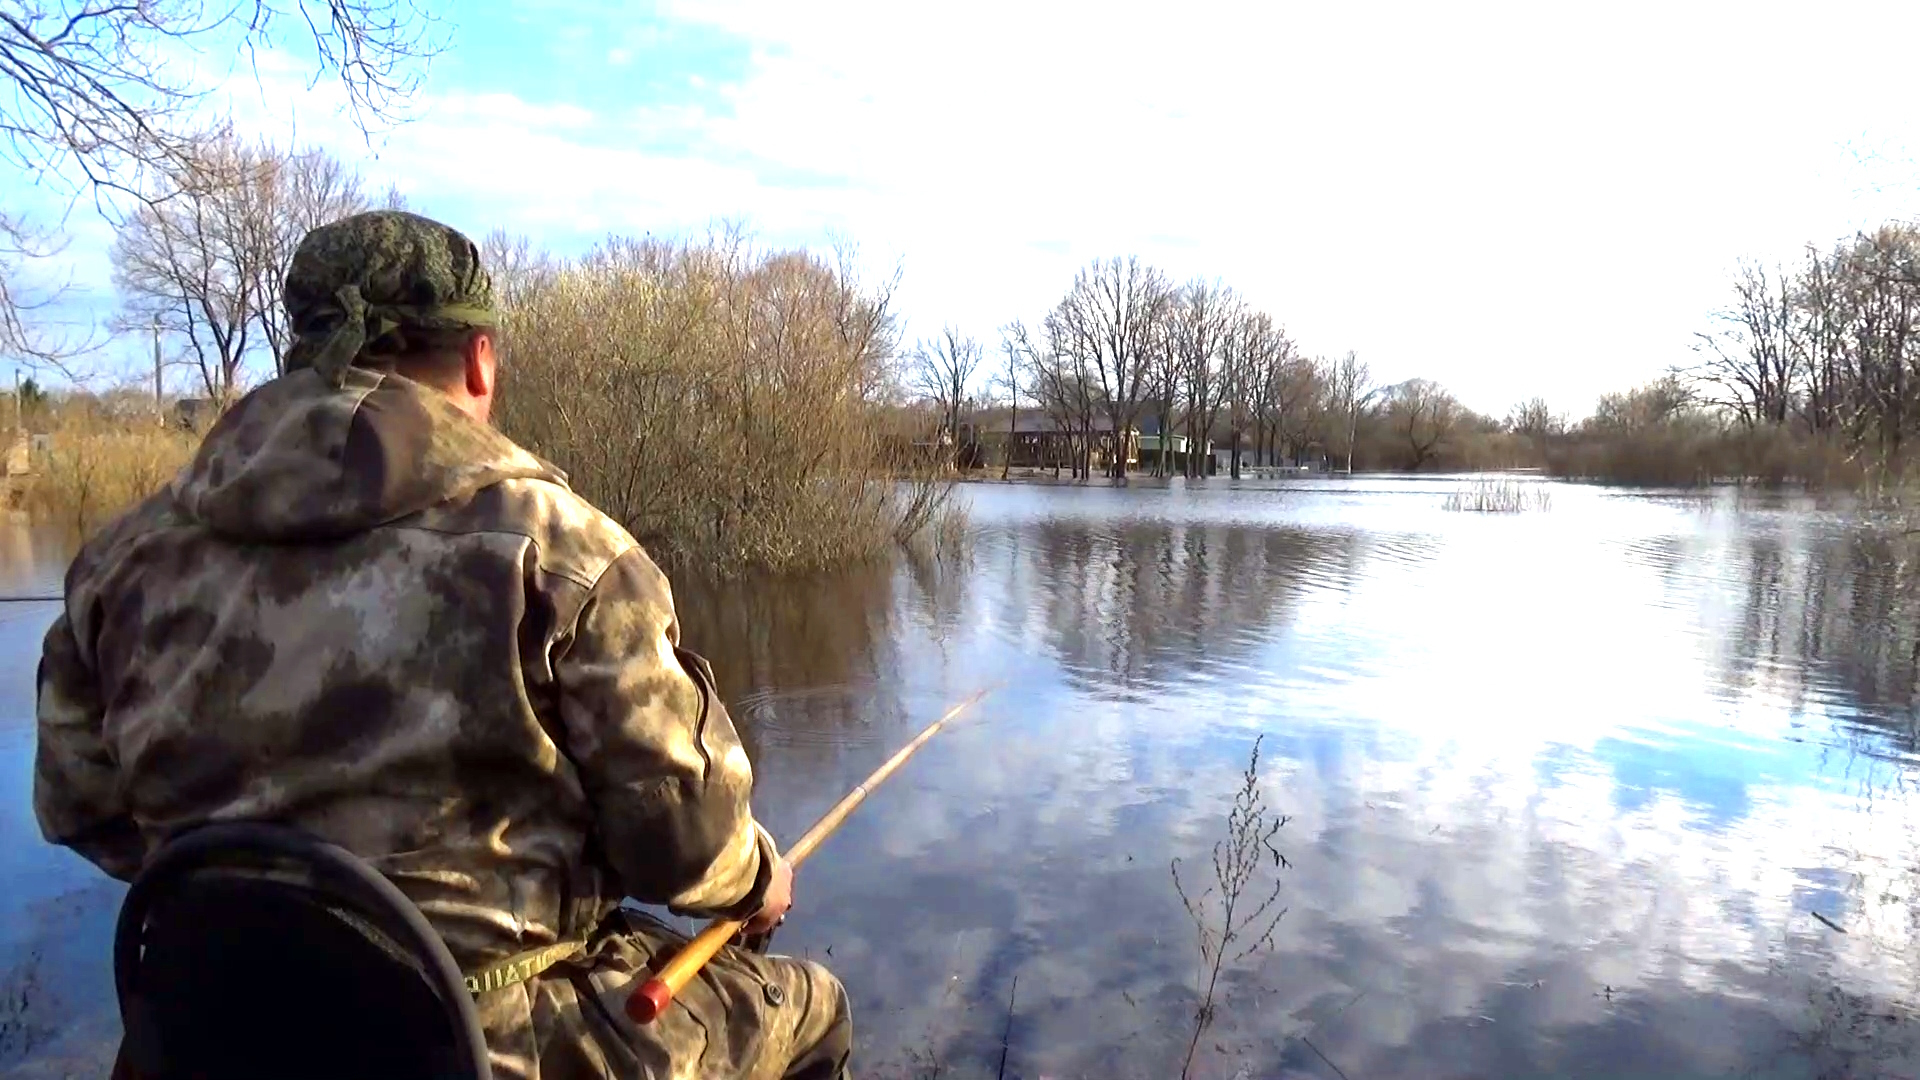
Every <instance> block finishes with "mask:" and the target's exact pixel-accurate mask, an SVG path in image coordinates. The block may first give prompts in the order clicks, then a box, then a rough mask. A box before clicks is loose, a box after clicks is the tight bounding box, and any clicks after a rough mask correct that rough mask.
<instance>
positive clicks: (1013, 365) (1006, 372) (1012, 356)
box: [1000, 331, 1021, 480]
mask: <svg viewBox="0 0 1920 1080" xmlns="http://www.w3.org/2000/svg"><path fill="white" fill-rule="evenodd" d="M1000 351H1001V354H1002V355H1003V356H1005V357H1006V367H1004V368H1002V369H1001V371H1000V381H1001V383H1002V385H1004V386H1005V387H1006V388H1007V445H1006V453H1005V456H1004V459H1003V460H1002V461H1001V463H1000V479H1002V480H1005V479H1007V478H1008V477H1010V476H1012V475H1013V445H1014V440H1015V439H1016V438H1017V437H1018V436H1019V434H1020V368H1021V363H1020V350H1019V349H1017V348H1015V347H1014V344H1013V342H1012V341H1011V340H1009V339H1008V338H1007V337H1006V335H1005V332H1004V331H1002V336H1001V341H1000Z"/></svg>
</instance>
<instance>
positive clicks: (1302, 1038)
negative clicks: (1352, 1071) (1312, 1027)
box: [1300, 1035, 1350, 1080]
mask: <svg viewBox="0 0 1920 1080" xmlns="http://www.w3.org/2000/svg"><path fill="white" fill-rule="evenodd" d="M1300 1041H1301V1042H1303V1043H1306V1044H1307V1049H1309V1050H1311V1051H1313V1053H1314V1056H1315V1057H1318V1058H1319V1059H1320V1060H1321V1061H1324V1062H1326V1063H1327V1068H1329V1069H1332V1070H1333V1071H1334V1072H1336V1073H1339V1074H1340V1080H1350V1078H1349V1077H1348V1076H1347V1074H1346V1072H1345V1071H1344V1070H1343V1069H1341V1068H1340V1066H1338V1065H1335V1064H1334V1063H1333V1059H1332V1058H1330V1057H1328V1056H1327V1055H1325V1054H1322V1053H1321V1052H1320V1048H1319V1047H1317V1046H1315V1045H1313V1042H1312V1041H1311V1040H1310V1039H1308V1038H1307V1037H1306V1036H1305V1035H1302V1036H1300Z"/></svg>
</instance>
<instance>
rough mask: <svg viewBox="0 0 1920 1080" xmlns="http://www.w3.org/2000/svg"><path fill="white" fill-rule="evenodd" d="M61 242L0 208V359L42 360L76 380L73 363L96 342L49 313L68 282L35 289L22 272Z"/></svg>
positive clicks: (62, 297) (97, 340)
mask: <svg viewBox="0 0 1920 1080" xmlns="http://www.w3.org/2000/svg"><path fill="white" fill-rule="evenodd" d="M65 246H66V245H65V243H64V241H63V240H61V239H60V238H59V237H56V236H54V235H52V234H51V233H49V232H47V231H45V230H41V229H35V228H33V227H31V226H29V225H28V224H27V223H26V222H25V221H24V220H23V219H21V218H18V217H15V216H13V215H10V214H7V213H4V212H0V357H6V358H9V359H14V360H25V361H29V362H32V363H35V364H44V365H46V366H48V367H50V368H53V369H54V370H56V371H58V372H60V373H61V374H62V375H64V376H66V377H67V378H68V379H71V380H76V381H77V373H76V371H75V370H74V368H73V364H74V362H75V361H77V360H79V359H80V358H81V357H83V356H85V355H87V354H88V353H91V352H93V351H94V350H96V349H97V348H99V347H100V345H101V344H102V338H101V336H100V335H99V333H98V332H97V331H95V330H92V329H89V330H88V331H87V332H86V333H76V332H75V331H74V330H73V329H72V328H70V327H57V324H55V323H54V322H53V321H52V319H51V318H50V317H49V316H50V313H51V312H52V311H53V310H54V309H55V308H57V307H58V305H59V304H60V303H61V301H62V300H65V299H66V298H67V297H68V296H70V295H72V292H73V288H72V282H71V281H64V282H61V283H59V284H56V285H52V286H51V287H36V286H35V285H33V284H32V283H30V282H28V281H27V279H26V278H25V276H24V274H23V270H24V268H25V266H26V265H27V264H29V263H33V262H36V261H42V260H45V259H48V258H50V257H52V256H54V255H57V254H59V252H60V251H61V250H63V249H64V248H65Z"/></svg>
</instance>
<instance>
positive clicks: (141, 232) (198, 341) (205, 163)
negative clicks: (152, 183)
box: [113, 132, 366, 401]
mask: <svg viewBox="0 0 1920 1080" xmlns="http://www.w3.org/2000/svg"><path fill="white" fill-rule="evenodd" d="M154 195H155V196H156V197H154V198H151V199H149V200H147V201H144V202H142V203H141V204H139V205H138V206H137V207H136V209H135V210H134V212H133V214H132V215H131V216H130V217H129V218H128V219H127V220H126V221H125V222H124V223H123V224H122V225H121V227H120V229H119V232H118V236H117V237H116V239H115V242H114V247H113V261H114V280H115V284H116V285H117V286H118V287H119V289H120V292H121V294H122V301H123V311H122V317H121V320H120V324H121V326H122V327H123V328H126V329H142V330H144V329H148V328H152V329H153V330H155V331H156V332H158V333H162V334H165V335H166V336H167V337H169V338H170V339H171V340H172V341H173V342H174V343H175V345H176V347H177V348H178V350H179V352H180V353H181V354H183V357H184V361H185V362H186V363H187V364H189V365H190V366H191V367H193V368H194V369H195V370H196V372H197V374H198V375H199V382H200V384H201V386H202V388H203V389H204V390H205V392H206V394H207V396H208V397H211V398H213V399H215V400H218V401H229V400H231V399H232V398H233V397H234V395H235V394H236V392H237V391H238V390H239V389H240V385H241V382H242V374H243V369H244V368H245V366H246V364H247V363H248V361H249V360H250V359H251V358H252V356H254V355H255V354H256V353H257V352H258V351H260V350H264V351H265V353H266V355H267V356H268V358H269V359H270V361H271V370H272V372H273V373H274V374H279V373H281V372H282V371H283V370H284V363H285V361H284V358H285V354H286V350H287V349H288V347H289V346H290V345H291V344H292V331H291V328H290V327H288V326H287V325H286V317H285V312H284V311H283V310H282V308H281V305H280V284H281V281H282V279H283V278H284V277H285V275H286V271H287V266H288V264H289V263H290V262H291V261H292V259H293V253H294V250H295V248H296V247H298V245H299V243H300V241H301V239H302V238H304V237H305V236H306V234H307V232H308V231H309V230H311V229H312V228H314V227H315V226H317V225H320V224H323V223H325V222H327V221H331V220H334V219H335V218H338V217H340V216H342V215H344V214H347V213H351V212H354V211H356V210H359V209H362V208H364V207H365V205H366V200H365V197H364V196H363V195H362V193H361V188H360V179H359V177H358V176H357V175H356V174H355V173H353V172H352V171H351V170H349V169H348V168H346V167H345V166H343V165H342V164H341V163H340V162H339V161H337V160H335V159H334V158H333V157H331V156H330V155H328V154H326V153H325V152H323V151H319V150H305V151H300V152H294V153H288V152H283V151H281V150H279V149H277V148H276V147H274V146H273V145H272V144H271V143H266V142H259V143H243V142H241V141H240V140H238V139H236V138H234V137H233V136H232V135H231V134H228V133H226V132H219V133H217V134H215V135H212V136H210V137H207V138H204V139H202V141H201V142H200V143H199V144H198V146H197V149H196V151H195V154H194V156H193V157H192V158H191V159H189V160H188V161H186V162H185V163H183V164H180V165H177V166H173V167H170V168H169V169H168V170H167V172H166V173H165V181H164V187H159V186H158V185H157V186H156V191H155V192H154Z"/></svg>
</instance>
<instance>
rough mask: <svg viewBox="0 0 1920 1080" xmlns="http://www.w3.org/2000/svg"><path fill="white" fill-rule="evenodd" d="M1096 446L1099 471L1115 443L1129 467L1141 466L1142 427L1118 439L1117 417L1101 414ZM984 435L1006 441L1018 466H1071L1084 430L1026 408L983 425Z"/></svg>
mask: <svg viewBox="0 0 1920 1080" xmlns="http://www.w3.org/2000/svg"><path fill="white" fill-rule="evenodd" d="M1088 434H1090V435H1091V436H1092V442H1093V446H1092V447H1091V453H1090V456H1091V458H1092V466H1093V468H1094V470H1095V471H1099V470H1103V469H1106V468H1108V467H1109V466H1110V465H1111V464H1112V461H1113V455H1114V453H1115V444H1116V443H1119V444H1120V448H1121V449H1122V450H1123V451H1124V452H1125V454H1126V462H1127V467H1128V468H1130V469H1132V468H1138V467H1139V465H1140V431H1139V428H1138V427H1134V428H1129V429H1128V430H1127V432H1126V433H1125V438H1123V439H1115V437H1114V430H1113V420H1112V419H1111V418H1110V417H1105V416H1097V417H1095V418H1094V420H1093V424H1092V430H1091V431H1090V432H1088ZM982 435H983V436H986V437H989V441H992V442H999V443H1003V444H1004V445H1005V447H1006V449H1005V453H1007V454H1008V455H1009V459H1010V461H1011V463H1012V464H1013V466H1014V467H1015V468H1021V469H1070V468H1072V467H1073V463H1074V451H1075V449H1076V446H1077V443H1078V442H1079V437H1080V435H1081V432H1080V430H1079V428H1078V425H1065V426H1063V425H1062V424H1061V423H1060V422H1059V421H1058V420H1056V419H1055V418H1054V417H1053V416H1052V415H1050V414H1047V413H1039V412H1026V411H1024V410H1023V411H1022V412H1021V413H1020V416H1019V418H1018V419H1017V420H1013V421H1011V422H1010V423H1009V422H1001V423H998V424H995V425H993V426H992V427H991V428H984V427H983V428H982Z"/></svg>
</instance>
